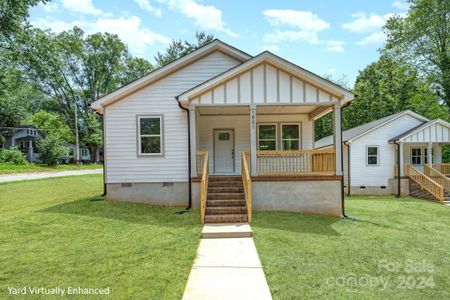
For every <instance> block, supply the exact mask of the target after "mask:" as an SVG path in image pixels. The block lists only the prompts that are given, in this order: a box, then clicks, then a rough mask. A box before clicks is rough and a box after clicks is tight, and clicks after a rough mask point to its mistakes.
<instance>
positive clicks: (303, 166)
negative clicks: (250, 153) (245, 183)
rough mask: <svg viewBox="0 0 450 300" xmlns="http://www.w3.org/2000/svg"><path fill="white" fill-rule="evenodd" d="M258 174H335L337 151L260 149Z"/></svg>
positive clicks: (257, 154) (258, 152) (257, 155)
mask: <svg viewBox="0 0 450 300" xmlns="http://www.w3.org/2000/svg"><path fill="white" fill-rule="evenodd" d="M256 168H257V170H256V171H257V174H258V175H297V174H320V175H333V174H335V172H336V151H335V150H334V149H331V150H328V149H325V150H290V151H278V150H258V151H257V152H256Z"/></svg>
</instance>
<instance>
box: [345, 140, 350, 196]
mask: <svg viewBox="0 0 450 300" xmlns="http://www.w3.org/2000/svg"><path fill="white" fill-rule="evenodd" d="M344 145H345V146H347V196H350V190H351V186H352V184H351V179H350V144H348V143H347V142H344Z"/></svg>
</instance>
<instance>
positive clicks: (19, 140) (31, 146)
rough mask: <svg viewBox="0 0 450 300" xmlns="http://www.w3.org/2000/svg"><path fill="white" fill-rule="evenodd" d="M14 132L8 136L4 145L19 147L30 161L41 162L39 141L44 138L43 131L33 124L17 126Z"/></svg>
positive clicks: (6, 146) (4, 146)
mask: <svg viewBox="0 0 450 300" xmlns="http://www.w3.org/2000/svg"><path fill="white" fill-rule="evenodd" d="M11 130H14V134H12V135H11V136H8V137H7V138H6V139H5V141H4V143H3V145H2V147H3V148H12V147H16V148H18V149H19V150H20V151H21V152H22V153H23V154H24V156H25V157H26V159H27V160H28V161H29V162H31V163H32V162H40V159H39V152H38V149H37V145H36V143H37V141H39V140H40V139H42V138H43V135H42V133H41V132H40V131H39V130H38V129H37V128H36V127H34V126H33V125H23V126H15V127H13V128H12V129H11Z"/></svg>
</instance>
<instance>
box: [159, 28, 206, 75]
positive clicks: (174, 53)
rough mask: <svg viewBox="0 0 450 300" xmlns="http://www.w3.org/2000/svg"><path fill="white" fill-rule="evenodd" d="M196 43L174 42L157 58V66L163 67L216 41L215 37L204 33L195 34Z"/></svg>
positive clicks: (177, 40)
mask: <svg viewBox="0 0 450 300" xmlns="http://www.w3.org/2000/svg"><path fill="white" fill-rule="evenodd" d="M195 38H196V42H194V43H191V42H188V41H182V40H179V39H175V40H172V42H171V43H170V44H169V46H168V47H167V49H166V50H165V51H164V52H158V53H157V54H156V56H155V61H156V66H158V67H162V66H164V65H167V64H169V63H171V62H172V61H174V60H176V59H177V58H179V57H181V56H184V55H186V54H189V53H190V52H192V51H194V50H195V49H197V48H199V47H201V46H203V45H205V44H207V43H209V42H211V41H212V40H214V35H212V34H206V33H204V32H197V33H196V34H195Z"/></svg>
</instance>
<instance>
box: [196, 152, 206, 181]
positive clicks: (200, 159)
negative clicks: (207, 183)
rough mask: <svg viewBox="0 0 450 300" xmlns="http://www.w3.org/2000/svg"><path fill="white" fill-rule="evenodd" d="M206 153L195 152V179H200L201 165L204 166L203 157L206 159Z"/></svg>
mask: <svg viewBox="0 0 450 300" xmlns="http://www.w3.org/2000/svg"><path fill="white" fill-rule="evenodd" d="M206 153H207V151H197V152H196V154H195V155H196V158H197V159H196V160H197V166H196V167H197V177H202V173H203V165H204V162H205V157H206V155H205V154H206Z"/></svg>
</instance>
